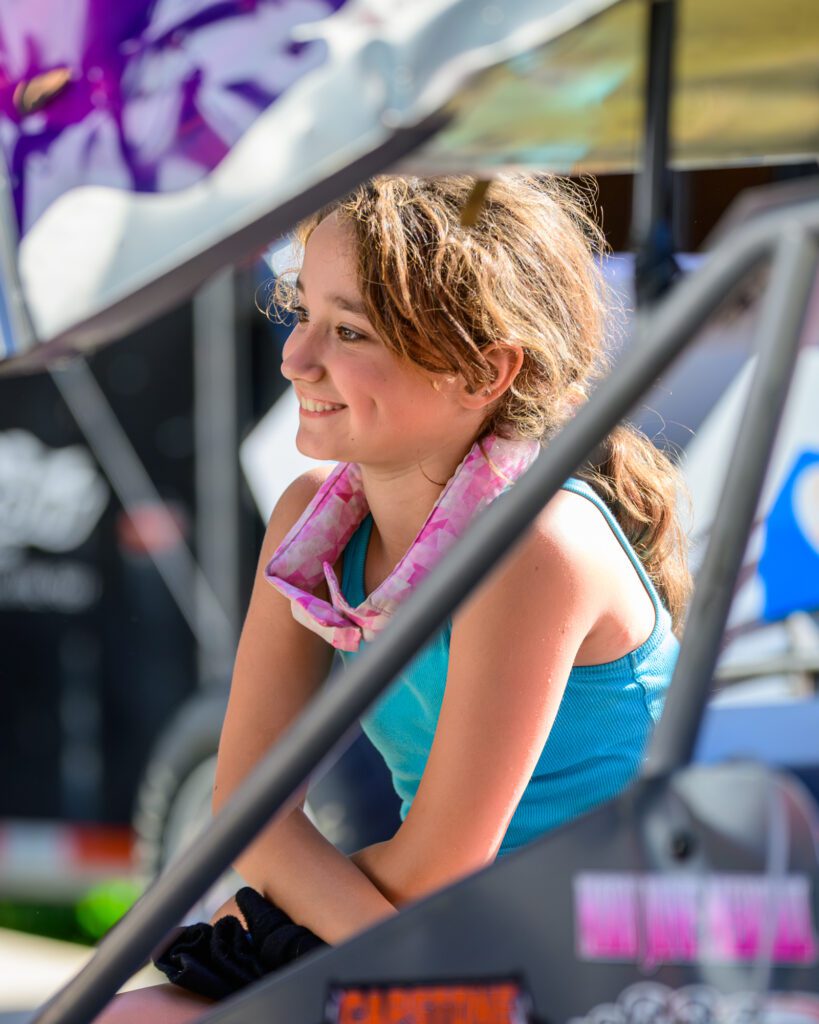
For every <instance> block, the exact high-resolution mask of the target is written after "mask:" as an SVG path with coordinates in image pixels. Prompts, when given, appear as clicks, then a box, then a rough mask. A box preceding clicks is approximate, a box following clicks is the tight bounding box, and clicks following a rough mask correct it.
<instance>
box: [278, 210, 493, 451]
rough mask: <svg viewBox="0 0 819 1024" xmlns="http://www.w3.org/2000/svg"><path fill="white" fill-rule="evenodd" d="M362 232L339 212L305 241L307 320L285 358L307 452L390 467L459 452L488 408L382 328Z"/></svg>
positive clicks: (302, 287) (303, 316)
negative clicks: (361, 279) (400, 348)
mask: <svg viewBox="0 0 819 1024" xmlns="http://www.w3.org/2000/svg"><path fill="white" fill-rule="evenodd" d="M353 238H354V236H353V232H352V229H351V228H350V226H349V225H345V224H344V223H343V222H340V221H339V220H338V218H337V217H336V215H331V216H330V217H327V218H326V219H325V220H323V221H321V223H320V224H319V225H318V226H317V227H316V228H315V230H314V231H313V233H312V234H311V235H310V238H309V239H308V242H307V245H306V248H305V253H304V262H303V264H302V268H301V273H300V274H299V281H298V290H299V299H298V301H299V306H298V307H297V309H296V314H297V318H298V323H297V324H296V327H295V328H294V329H293V332H292V334H291V335H290V337H289V338H288V340H287V342H286V344H285V346H284V360H283V363H282V373H283V374H284V376H285V377H286V378H287V379H288V380H290V381H292V383H293V386H294V388H295V391H296V394H297V395H298V398H299V405H300V422H299V431H298V434H297V437H296V444H297V446H298V448H299V451H301V452H302V453H303V454H304V455H308V456H311V457H313V458H316V459H331V460H337V461H341V462H358V463H361V464H362V465H369V466H373V467H382V468H385V469H386V468H390V467H392V468H400V467H404V466H413V465H417V464H418V463H419V461H420V460H422V459H424V458H426V457H434V456H436V455H437V456H442V455H444V454H445V453H446V452H457V453H459V454H458V455H457V458H460V457H461V456H462V455H463V453H464V452H465V451H466V449H467V448H468V447H469V445H470V444H471V442H472V440H473V439H474V437H475V436H476V435H477V433H478V432H479V430H480V426H481V423H482V421H483V411H482V410H480V409H477V410H476V409H474V408H471V407H470V404H471V403H470V402H469V400H468V399H467V400H466V401H463V397H464V389H463V387H462V383H461V382H460V379H456V380H455V381H452V380H451V379H450V378H444V377H440V376H433V375H431V374H429V373H426V372H424V371H423V370H421V369H420V368H418V367H416V366H414V365H413V364H412V363H409V362H407V361H406V360H403V359H401V358H399V357H398V356H397V355H396V354H395V353H394V352H392V351H391V350H390V349H389V348H387V346H386V345H385V344H384V343H383V342H382V341H381V339H380V338H379V337H378V336H377V335H376V334H375V332H374V331H373V328H372V326H371V325H370V323H369V321H368V320H367V316H366V314H365V312H364V305H363V301H362V298H361V294H360V292H359V289H358V283H357V279H356V253H355V248H354V240H353ZM433 385H434V386H433Z"/></svg>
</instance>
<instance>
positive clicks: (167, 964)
mask: <svg viewBox="0 0 819 1024" xmlns="http://www.w3.org/2000/svg"><path fill="white" fill-rule="evenodd" d="M236 902H237V904H238V906H239V909H240V910H241V911H242V914H243V915H244V917H245V920H246V921H247V925H248V929H249V930H248V931H245V930H244V928H243V927H242V925H241V923H240V922H239V919H238V918H236V917H233V916H230V915H229V916H227V917H222V918H220V919H219V920H218V921H217V922H216V924H215V925H209V924H205V923H199V924H192V925H188V926H187V927H186V928H181V929H179V930H178V932H177V933H176V935H175V936H174V937H173V938H172V940H171V942H170V943H169V944H168V945H167V946H166V947H165V949H164V950H162V952H161V953H159V954H158V955H157V956H156V957H155V959H154V963H155V964H156V966H157V967H158V968H159V970H160V971H162V972H163V974H165V976H166V977H167V978H168V980H169V981H171V982H173V983H174V984H175V985H180V986H181V987H182V988H186V989H188V990H189V991H190V992H197V993H198V994H199V995H203V996H207V997H209V998H210V999H223V998H224V997H225V996H228V995H230V994H231V993H232V992H236V991H237V990H238V989H240V988H244V987H245V985H249V984H250V983H251V982H253V981H256V979H257V978H260V977H262V975H264V974H269V973H271V972H272V971H275V970H277V969H278V968H280V967H284V965H285V964H289V963H290V962H291V961H292V960H295V959H297V958H298V957H300V956H303V955H304V954H305V953H309V952H310V951H311V950H313V949H318V948H319V947H320V946H323V945H325V943H324V942H322V941H321V939H319V938H318V936H316V935H314V934H313V933H312V932H311V931H310V930H309V929H308V928H304V927H302V926H301V925H298V924H294V923H293V921H291V919H290V918H289V917H288V916H287V914H285V912H284V911H283V910H280V909H279V908H278V907H277V906H276V905H275V904H274V903H271V902H270V901H269V900H266V899H265V898H264V896H262V895H261V894H260V893H258V892H256V891H255V889H250V888H247V887H246V888H244V889H240V890H239V892H238V893H237V894H236Z"/></svg>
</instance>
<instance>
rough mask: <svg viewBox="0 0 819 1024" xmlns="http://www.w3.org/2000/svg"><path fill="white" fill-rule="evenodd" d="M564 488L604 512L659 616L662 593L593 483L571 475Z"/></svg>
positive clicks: (661, 605) (661, 606)
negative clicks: (659, 592) (658, 590)
mask: <svg viewBox="0 0 819 1024" xmlns="http://www.w3.org/2000/svg"><path fill="white" fill-rule="evenodd" d="M562 490H564V491H571V492H572V493H573V494H579V495H580V496H581V497H583V498H587V499H588V500H589V501H590V502H591V503H592V504H593V505H596V506H597V508H598V509H599V510H600V511H601V512H602V513H603V516H604V517H605V520H606V522H607V523H608V524H609V526H610V527H611V531H612V533H613V534H614V536H615V537H616V538H617V539H618V541H619V542H620V545H621V547H622V548H623V550H624V551H625V553H626V554H627V555H628V557H629V560H630V561H631V564H632V565H633V566H634V568H635V570H636V572H637V575H638V576H639V577H640V579H641V580H642V583H643V586H644V587H645V588H646V590H647V591H648V596H649V597H650V598H651V603H652V604H653V605H654V612H655V615H656V616H657V617H658V618H659V615H660V611H661V609H662V608H663V603H662V601H661V600H660V595H659V594H658V593H657V588H656V587H655V586H654V584H653V583H652V581H651V577H650V576H649V575H648V573H647V572H646V570H645V566H644V565H643V563H642V562H641V561H640V559H639V558H638V556H637V552H636V551H635V550H634V548H633V547H632V546H631V541H630V540H629V539H628V537H627V536H626V535H625V533H623V528H622V527H621V526H620V524H619V523H618V522H617V519H616V518H615V516H614V513H613V512H612V511H611V509H610V508H609V507H608V505H607V504H606V503H605V501H603V499H602V498H601V497H600V495H599V494H598V493H597V491H595V489H594V488H593V487H592V486H591V484H587V483H586V481H585V480H578V479H577V477H574V476H572V477H569V479H568V480H567V481H566V482H565V483H564V484H563V487H562Z"/></svg>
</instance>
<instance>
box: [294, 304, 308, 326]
mask: <svg viewBox="0 0 819 1024" xmlns="http://www.w3.org/2000/svg"><path fill="white" fill-rule="evenodd" d="M292 312H293V315H294V316H295V318H296V320H297V321H298V323H300V324H306V323H307V321H308V319H309V317H308V315H307V310H306V309H305V308H304V306H293V310H292Z"/></svg>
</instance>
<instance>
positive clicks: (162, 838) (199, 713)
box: [134, 691, 228, 878]
mask: <svg viewBox="0 0 819 1024" xmlns="http://www.w3.org/2000/svg"><path fill="white" fill-rule="evenodd" d="M227 696H228V695H227V691H225V692H223V693H217V692H214V693H204V694H197V696H195V697H193V698H192V699H190V700H188V701H186V702H185V703H184V704H183V705H182V706H181V707H180V708H179V709H178V710H177V712H176V714H175V715H174V716H173V718H172V719H171V721H170V722H169V723H168V725H167V727H166V728H165V729H164V730H163V732H162V733H161V734H160V736H159V739H158V741H157V743H156V745H155V747H154V749H153V751H152V753H151V756H150V758H149V760H148V765H147V768H146V769H145V774H144V776H143V779H142V782H141V784H140V787H139V790H138V793H137V798H136V804H135V808H134V830H135V832H136V840H137V864H138V868H139V870H140V872H141V873H142V874H144V875H145V876H146V877H147V878H153V877H155V876H156V875H157V874H159V872H160V871H161V870H162V869H163V868H164V867H165V866H166V865H167V864H168V863H169V861H170V860H171V859H172V858H173V857H174V856H175V855H176V854H177V853H178V852H179V849H178V846H179V838H180V834H179V830H178V829H174V828H171V827H170V826H171V825H172V823H173V822H174V820H175V818H179V817H180V816H181V817H182V818H184V817H186V816H188V815H190V816H192V818H193V819H194V820H192V821H191V823H190V824H191V829H192V830H197V829H198V830H200V831H201V829H202V828H204V826H205V825H206V824H207V821H208V820H209V813H205V814H204V815H202V814H201V811H202V808H201V806H199V807H193V806H184V802H185V800H186V796H187V799H188V802H190V799H189V798H190V793H188V794H187V795H186V789H185V787H186V783H188V784H189V783H190V781H191V779H192V778H195V777H196V773H200V774H202V775H203V777H204V776H206V775H207V772H208V769H210V787H209V788H212V784H213V769H214V768H215V763H216V751H217V749H218V747H219V734H220V732H221V729H222V720H223V719H224V717H225V709H226V707H227ZM180 800H181V801H182V802H183V806H180ZM208 810H209V809H208Z"/></svg>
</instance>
